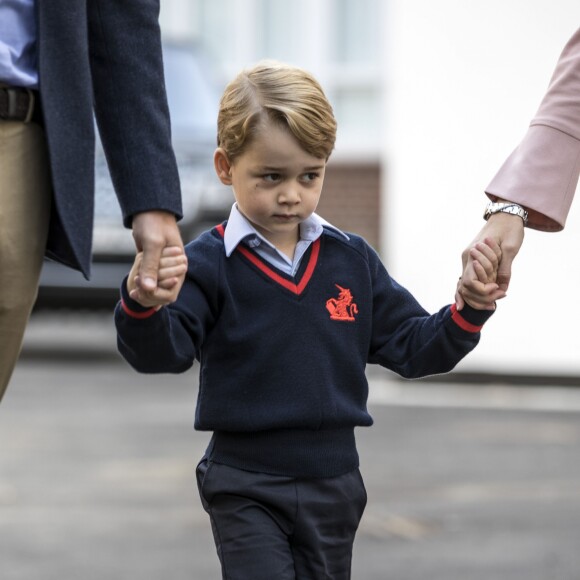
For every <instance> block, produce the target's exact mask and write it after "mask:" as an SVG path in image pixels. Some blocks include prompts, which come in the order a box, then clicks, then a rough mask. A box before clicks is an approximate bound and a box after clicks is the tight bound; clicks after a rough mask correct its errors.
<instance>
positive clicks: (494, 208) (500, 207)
mask: <svg viewBox="0 0 580 580" xmlns="http://www.w3.org/2000/svg"><path fill="white" fill-rule="evenodd" d="M494 213H511V214H512V215H518V216H520V217H521V218H522V220H524V226H526V225H527V224H528V212H527V211H526V210H525V209H524V208H523V207H522V206H521V205H518V204H517V203H511V202H496V201H490V202H489V203H488V204H487V206H486V208H485V213H484V214H483V219H484V220H485V221H487V220H488V219H489V216H490V215H493V214H494Z"/></svg>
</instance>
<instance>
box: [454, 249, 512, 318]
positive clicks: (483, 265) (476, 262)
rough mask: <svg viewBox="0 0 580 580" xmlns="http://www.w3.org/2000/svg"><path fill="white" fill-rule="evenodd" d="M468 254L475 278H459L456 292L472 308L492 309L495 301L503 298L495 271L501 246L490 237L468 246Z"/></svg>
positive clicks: (497, 266) (499, 258)
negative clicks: (471, 261)
mask: <svg viewBox="0 0 580 580" xmlns="http://www.w3.org/2000/svg"><path fill="white" fill-rule="evenodd" d="M469 255H470V257H471V259H472V260H473V270H474V272H475V275H476V278H473V279H471V280H465V279H462V278H460V279H459V282H458V284H457V292H458V293H459V294H460V295H461V297H462V298H463V300H464V301H465V302H466V303H467V304H469V305H470V306H471V307H472V308H477V309H478V310H494V309H495V301H496V300H499V299H501V298H504V297H505V295H506V293H505V291H504V290H502V289H501V288H500V287H499V285H498V284H497V282H496V280H497V272H498V268H499V263H500V261H501V248H500V247H499V245H498V244H497V243H496V242H495V241H494V240H493V239H491V238H485V240H484V242H476V243H475V245H474V246H473V247H472V248H470V250H469Z"/></svg>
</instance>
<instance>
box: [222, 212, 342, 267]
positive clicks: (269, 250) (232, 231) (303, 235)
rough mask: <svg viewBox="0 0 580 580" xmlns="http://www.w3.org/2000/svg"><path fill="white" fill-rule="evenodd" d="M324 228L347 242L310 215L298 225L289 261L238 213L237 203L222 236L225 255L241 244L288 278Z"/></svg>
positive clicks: (321, 221) (229, 254)
mask: <svg viewBox="0 0 580 580" xmlns="http://www.w3.org/2000/svg"><path fill="white" fill-rule="evenodd" d="M324 226H326V227H327V228H332V229H333V230H335V231H337V232H338V233H339V234H341V235H343V236H344V237H345V238H346V239H347V240H348V239H349V237H348V236H347V235H346V234H345V233H344V232H343V231H341V230H339V229H338V228H337V227H335V226H333V225H332V224H329V223H328V222H327V221H326V220H324V219H323V218H321V217H320V216H319V215H317V214H315V213H313V214H312V215H311V216H310V217H309V218H307V219H305V220H304V221H303V222H302V223H301V224H300V240H299V241H298V244H297V245H296V250H295V251H294V258H293V259H290V258H289V257H288V256H287V255H286V254H284V253H282V252H280V251H278V250H277V249H276V247H275V246H274V245H273V244H271V243H270V242H269V241H268V240H267V239H266V238H265V237H264V236H263V235H262V234H260V233H259V232H258V231H257V230H256V228H255V227H254V226H253V225H252V224H251V223H250V222H249V221H248V219H247V218H246V217H245V216H244V215H243V214H242V213H241V212H240V210H239V209H238V206H237V204H235V203H234V205H233V206H232V210H231V212H230V217H229V218H228V225H227V227H226V231H225V235H224V246H225V250H226V256H228V258H229V257H230V256H231V255H232V253H233V251H234V250H235V249H236V247H237V246H238V244H240V243H244V244H245V245H246V246H248V247H249V248H252V249H253V250H254V251H255V252H256V253H257V254H258V255H259V256H260V257H261V258H263V259H264V260H266V261H267V262H268V263H270V264H271V265H272V266H274V267H275V268H278V270H281V271H282V272H284V273H285V274H288V275H290V276H294V275H295V274H296V272H297V270H298V268H299V266H300V261H301V260H302V256H304V254H305V253H306V250H308V248H309V246H310V244H311V243H312V242H315V241H316V240H317V239H318V238H319V237H320V236H321V235H322V231H323V229H324Z"/></svg>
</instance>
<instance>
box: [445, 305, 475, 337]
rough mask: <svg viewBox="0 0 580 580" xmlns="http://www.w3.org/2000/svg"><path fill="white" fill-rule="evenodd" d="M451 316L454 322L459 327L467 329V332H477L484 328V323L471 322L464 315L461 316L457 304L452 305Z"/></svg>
mask: <svg viewBox="0 0 580 580" xmlns="http://www.w3.org/2000/svg"><path fill="white" fill-rule="evenodd" d="M451 318H452V320H453V322H455V324H457V326H459V328H461V329H462V330H465V331H466V332H474V333H475V332H479V331H480V330H481V329H482V328H483V325H481V326H476V325H475V324H471V322H467V320H465V318H463V316H461V314H460V313H459V312H458V310H457V306H456V305H455V304H452V305H451Z"/></svg>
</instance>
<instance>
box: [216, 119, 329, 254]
mask: <svg viewBox="0 0 580 580" xmlns="http://www.w3.org/2000/svg"><path fill="white" fill-rule="evenodd" d="M214 161H215V167H216V172H217V174H218V177H219V178H220V180H221V181H222V183H225V184H226V185H231V186H232V188H233V190H234V195H235V198H236V202H237V205H238V209H239V210H240V211H241V212H242V214H243V215H244V216H245V217H246V218H247V219H248V220H249V221H250V222H251V223H252V225H253V226H254V227H255V228H256V230H258V231H259V232H260V233H261V234H262V235H263V236H264V237H265V238H266V239H267V240H268V241H269V242H271V243H272V244H274V245H275V246H276V247H278V248H282V247H287V246H288V245H291V244H294V245H295V244H296V242H297V240H298V237H299V235H298V234H299V225H300V223H301V222H303V221H304V220H305V219H306V218H308V217H309V216H310V215H311V214H312V213H313V212H314V211H315V210H316V206H317V205H318V200H319V199H320V193H321V191H322V183H323V181H324V171H325V168H326V160H325V159H319V158H318V157H313V156H312V155H310V154H309V153H307V152H306V151H305V150H304V149H302V148H301V147H300V144H299V143H298V141H297V140H296V138H295V137H294V136H293V135H292V133H291V132H290V131H289V129H287V128H286V127H285V126H283V125H280V124H278V123H273V122H271V121H265V122H263V123H262V125H261V126H260V128H259V130H258V132H257V134H256V135H255V138H254V139H253V141H252V142H251V143H250V144H249V145H248V147H247V148H246V150H245V151H244V152H243V153H242V154H241V155H240V156H239V157H237V158H236V159H235V161H234V162H233V163H230V162H229V160H228V158H227V155H226V154H225V152H224V151H223V150H222V149H218V150H217V151H216V153H215V156H214Z"/></svg>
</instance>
